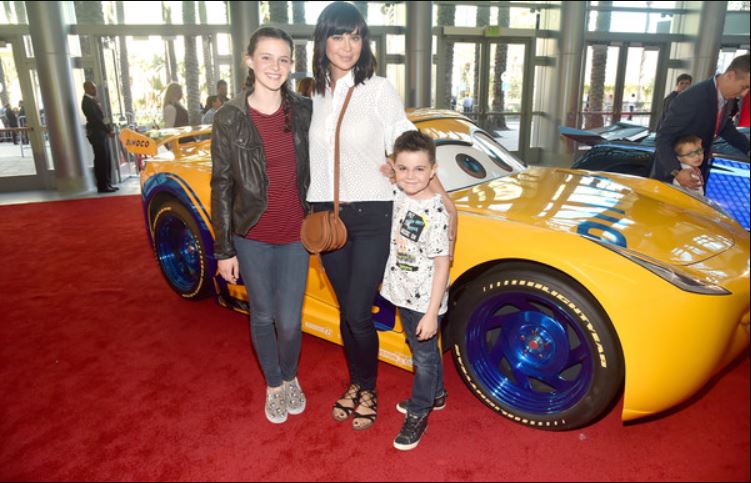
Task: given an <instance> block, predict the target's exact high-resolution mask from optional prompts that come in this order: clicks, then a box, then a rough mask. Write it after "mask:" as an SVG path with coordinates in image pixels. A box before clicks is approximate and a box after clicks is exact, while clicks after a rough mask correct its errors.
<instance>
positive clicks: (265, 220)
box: [211, 27, 311, 423]
mask: <svg viewBox="0 0 751 483" xmlns="http://www.w3.org/2000/svg"><path fill="white" fill-rule="evenodd" d="M292 52H293V42H292V38H291V37H290V36H289V35H288V34H287V33H286V32H284V31H283V30H280V29H278V28H273V27H262V28H259V29H258V30H256V32H255V33H254V34H253V36H252V37H251V38H250V43H249V45H248V48H247V52H246V60H245V62H246V65H247V66H248V79H247V81H246V85H245V90H244V91H242V92H241V93H240V94H238V95H237V96H236V97H235V98H234V99H232V100H230V101H228V102H227V103H225V104H224V105H223V106H222V107H221V108H220V109H219V110H218V111H217V113H216V115H215V116H214V127H213V132H212V135H211V159H212V164H213V166H212V176H211V215H212V216H211V221H212V225H213V228H214V234H215V242H214V256H215V257H216V259H217V261H218V262H217V263H218V268H219V274H220V275H221V276H222V278H223V279H224V280H226V281H227V283H231V284H235V283H238V280H239V277H240V275H241V274H242V278H243V281H244V283H245V286H246V287H247V290H248V297H249V303H250V313H251V319H250V332H251V337H252V340H253V347H254V348H255V352H256V355H257V356H258V361H259V363H260V366H261V370H262V371H263V375H264V378H265V380H266V401H265V413H266V418H267V419H268V420H269V421H271V422H272V423H283V422H284V421H286V420H287V415H288V414H300V413H302V412H303V410H304V409H305V395H304V394H303V392H302V389H301V388H300V385H299V382H298V380H297V363H298V359H299V354H300V344H301V339H302V332H301V320H300V319H301V312H302V303H303V296H304V293H305V284H306V281H307V276H308V260H309V256H308V253H307V252H306V251H305V248H303V246H302V243H301V242H300V226H301V225H302V219H303V216H304V213H305V210H306V208H307V203H306V202H305V194H306V192H307V190H308V184H309V183H310V170H309V165H308V127H309V125H310V116H311V101H310V99H307V98H304V97H301V96H298V95H297V94H295V93H294V92H293V91H292V89H291V88H290V87H289V85H288V84H287V79H288V77H289V73H290V70H291V68H292V65H293V64H292Z"/></svg>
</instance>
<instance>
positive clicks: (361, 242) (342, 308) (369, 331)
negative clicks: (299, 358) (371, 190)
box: [313, 201, 393, 390]
mask: <svg viewBox="0 0 751 483" xmlns="http://www.w3.org/2000/svg"><path fill="white" fill-rule="evenodd" d="M392 205H393V203H392V202H390V201H363V202H356V203H349V204H343V205H341V207H340V211H339V216H340V217H341V219H342V221H343V222H344V224H345V225H346V226H347V244H346V245H345V246H344V247H342V248H340V249H339V250H336V251H333V252H329V253H324V254H323V256H322V258H323V266H324V268H325V270H326V276H327V277H328V278H329V281H330V282H331V285H332V287H333V288H334V292H335V293H336V298H337V301H338V302H339V329H340V331H341V334H342V340H343V343H344V354H345V356H346V358H347V366H348V367H349V377H350V383H351V384H357V385H359V386H360V387H361V388H363V389H370V390H373V389H375V387H376V376H377V372H378V333H377V332H376V328H375V325H374V323H373V312H372V309H373V301H374V300H375V296H376V293H377V291H378V286H379V285H380V284H381V281H383V270H384V269H385V268H386V260H387V259H388V255H389V236H390V233H391V209H392ZM332 208H333V203H315V204H314V205H313V209H314V210H315V211H322V210H330V209H332Z"/></svg>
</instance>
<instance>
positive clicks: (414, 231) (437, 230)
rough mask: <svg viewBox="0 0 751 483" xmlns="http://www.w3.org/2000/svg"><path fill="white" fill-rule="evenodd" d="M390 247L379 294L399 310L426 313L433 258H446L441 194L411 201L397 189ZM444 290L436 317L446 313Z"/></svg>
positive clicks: (446, 235)
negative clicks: (404, 309)
mask: <svg viewBox="0 0 751 483" xmlns="http://www.w3.org/2000/svg"><path fill="white" fill-rule="evenodd" d="M392 219H393V221H392V225H391V246H390V251H389V259H388V262H386V271H385V273H384V276H383V286H382V287H381V295H383V297H384V298H386V299H387V300H389V301H390V302H391V303H393V304H394V305H396V306H398V307H405V308H408V309H411V310H414V311H416V312H421V313H425V312H426V311H427V310H428V305H429V304H430V292H431V290H432V288H433V258H435V257H439V256H448V255H449V232H448V227H449V215H448V212H447V211H446V208H445V206H444V205H443V200H442V199H441V196H440V195H438V194H437V195H435V196H434V197H432V198H430V199H428V200H413V199H412V198H410V197H408V196H406V195H405V194H404V193H403V192H401V191H399V190H397V192H396V196H395V198H394V211H393V218H392ZM447 306H448V291H444V293H443V298H442V300H441V307H440V309H439V310H438V313H439V314H443V313H445V312H446V309H447Z"/></svg>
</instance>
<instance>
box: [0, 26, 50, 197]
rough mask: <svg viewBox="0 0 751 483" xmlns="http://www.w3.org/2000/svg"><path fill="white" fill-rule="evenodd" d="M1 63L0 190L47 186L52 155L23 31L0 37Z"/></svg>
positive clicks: (7, 190)
mask: <svg viewBox="0 0 751 483" xmlns="http://www.w3.org/2000/svg"><path fill="white" fill-rule="evenodd" d="M28 50H30V49H28ZM0 63H1V64H2V69H1V70H0V104H2V105H0V123H1V124H2V127H1V128H0V192H11V191H24V190H36V189H45V188H47V184H48V181H49V180H50V179H52V178H53V177H52V174H51V173H52V171H51V170H50V168H49V167H48V166H47V159H51V157H49V155H48V154H47V152H46V149H45V136H44V129H43V128H42V124H41V122H42V119H43V114H44V113H43V110H42V111H41V112H40V111H39V109H38V104H37V102H36V100H37V99H39V100H40V99H41V96H40V95H39V93H38V92H36V93H35V89H34V82H33V77H34V73H35V69H34V67H33V65H34V64H33V58H30V57H29V54H28V52H27V48H26V45H25V44H24V38H23V36H22V35H17V36H9V37H6V38H0ZM37 90H38V89H37ZM35 94H36V95H35Z"/></svg>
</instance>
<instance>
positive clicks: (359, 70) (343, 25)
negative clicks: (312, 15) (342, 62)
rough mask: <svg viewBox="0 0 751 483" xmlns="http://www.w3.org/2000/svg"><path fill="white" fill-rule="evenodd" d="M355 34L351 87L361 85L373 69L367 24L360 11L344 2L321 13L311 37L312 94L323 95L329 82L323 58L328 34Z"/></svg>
mask: <svg viewBox="0 0 751 483" xmlns="http://www.w3.org/2000/svg"><path fill="white" fill-rule="evenodd" d="M353 32H354V33H357V34H358V35H360V37H361V38H362V51H360V58H359V59H358V60H357V64H355V66H354V67H353V68H352V70H353V71H354V72H353V74H354V76H355V85H359V84H362V83H363V82H365V81H366V80H367V79H370V78H371V77H373V73H374V72H375V69H376V59H375V56H374V55H373V52H372V51H371V50H370V36H369V34H368V24H367V23H365V19H364V18H362V15H361V14H360V11H359V10H357V8H356V7H355V6H354V5H352V4H351V3H347V2H334V3H332V4H331V5H329V6H327V7H326V8H324V9H323V12H321V15H320V16H319V17H318V22H317V23H316V29H315V33H314V34H313V40H314V46H313V77H314V78H315V80H316V88H315V91H316V92H317V93H318V94H320V95H322V96H323V95H325V93H326V87H327V84H328V81H329V74H330V72H329V69H330V67H329V64H330V62H329V59H328V57H326V40H328V38H329V37H331V36H332V35H341V34H349V33H353Z"/></svg>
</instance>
